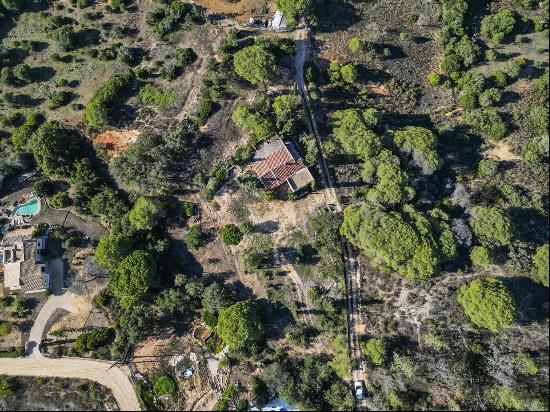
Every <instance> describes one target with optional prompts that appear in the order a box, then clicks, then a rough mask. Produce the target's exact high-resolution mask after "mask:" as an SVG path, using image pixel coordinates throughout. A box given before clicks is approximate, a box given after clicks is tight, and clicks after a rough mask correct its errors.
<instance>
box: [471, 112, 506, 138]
mask: <svg viewBox="0 0 550 412" xmlns="http://www.w3.org/2000/svg"><path fill="white" fill-rule="evenodd" d="M465 120H466V123H468V124H469V125H470V126H472V127H473V128H474V129H476V130H478V131H479V132H481V133H482V134H483V135H484V136H485V137H487V138H489V139H493V140H501V139H503V138H504V137H505V136H506V135H507V134H508V126H507V125H506V123H504V120H502V117H501V116H500V114H498V113H497V112H496V111H495V110H492V109H484V110H476V111H474V112H471V113H468V114H466V116H465Z"/></svg>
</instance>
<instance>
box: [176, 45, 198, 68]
mask: <svg viewBox="0 0 550 412" xmlns="http://www.w3.org/2000/svg"><path fill="white" fill-rule="evenodd" d="M197 58H198V56H197V53H195V51H194V50H193V49H191V48H186V49H179V50H178V51H177V52H176V61H177V62H178V63H179V64H180V65H182V66H183V67H187V66H189V65H190V64H192V63H194V62H195V61H196V60H197Z"/></svg>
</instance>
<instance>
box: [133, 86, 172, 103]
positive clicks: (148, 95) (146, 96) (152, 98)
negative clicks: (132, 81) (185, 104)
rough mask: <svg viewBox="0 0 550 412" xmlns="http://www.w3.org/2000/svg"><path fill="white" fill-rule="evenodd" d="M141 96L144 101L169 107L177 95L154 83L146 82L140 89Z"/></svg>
mask: <svg viewBox="0 0 550 412" xmlns="http://www.w3.org/2000/svg"><path fill="white" fill-rule="evenodd" d="M139 98H140V99H141V101H142V102H143V103H148V104H154V105H155V106H158V107H167V106H170V105H172V104H173V103H174V100H175V98H176V96H175V94H174V93H172V92H170V91H164V90H161V89H159V88H158V87H155V86H153V85H152V84H146V85H145V86H143V87H141V89H140V90H139Z"/></svg>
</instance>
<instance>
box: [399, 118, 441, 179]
mask: <svg viewBox="0 0 550 412" xmlns="http://www.w3.org/2000/svg"><path fill="white" fill-rule="evenodd" d="M394 142H395V144H396V146H397V147H399V148H400V149H402V150H404V151H405V152H408V153H412V154H413V160H414V163H415V164H416V165H417V166H418V167H420V168H422V171H423V173H424V174H432V173H433V172H434V171H435V170H438V169H440V168H441V167H442V165H443V161H442V160H441V158H440V157H439V154H438V153H437V138H436V136H435V134H434V133H433V132H432V131H431V130H429V129H426V128H424V127H416V126H407V127H405V128H404V129H402V130H398V131H397V132H395V135H394Z"/></svg>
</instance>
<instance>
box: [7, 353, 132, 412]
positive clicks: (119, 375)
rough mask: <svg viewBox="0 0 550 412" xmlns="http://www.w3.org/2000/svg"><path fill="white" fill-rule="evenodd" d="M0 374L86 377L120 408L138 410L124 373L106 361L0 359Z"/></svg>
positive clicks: (130, 385)
mask: <svg viewBox="0 0 550 412" xmlns="http://www.w3.org/2000/svg"><path fill="white" fill-rule="evenodd" d="M0 375H10V376H51V377H58V378H79V379H89V380H92V381H95V382H97V383H99V384H101V385H103V386H105V387H107V388H109V389H110V390H111V391H112V392H113V396H114V397H115V399H116V401H117V403H118V406H119V408H120V410H121V411H138V410H141V407H140V404H139V401H138V399H137V396H136V394H135V391H134V388H133V386H132V383H131V382H130V379H128V374H127V373H125V372H124V371H123V370H122V369H121V368H120V367H112V368H110V364H109V363H107V362H100V361H95V360H89V359H74V358H73V359H69V358H63V359H46V358H36V357H33V358H16V359H0Z"/></svg>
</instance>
